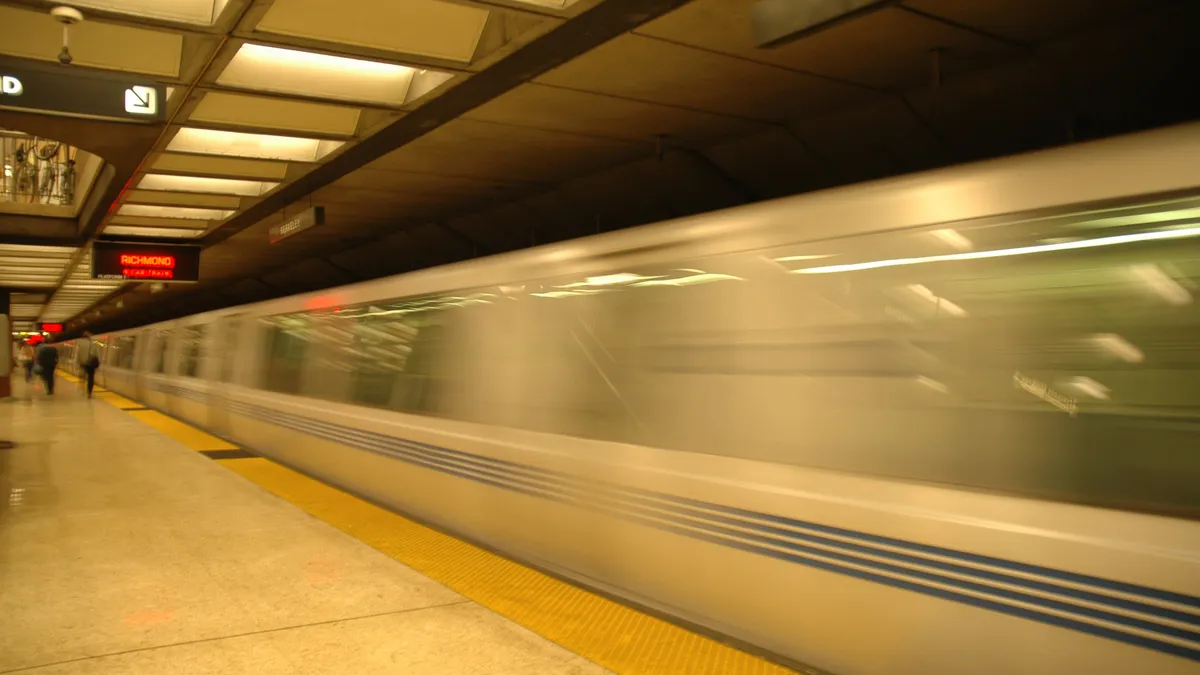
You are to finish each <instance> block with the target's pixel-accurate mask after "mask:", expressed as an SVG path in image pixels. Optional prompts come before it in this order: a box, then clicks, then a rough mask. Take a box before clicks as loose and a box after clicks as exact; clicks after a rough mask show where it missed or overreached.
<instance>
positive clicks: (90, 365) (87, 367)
mask: <svg viewBox="0 0 1200 675" xmlns="http://www.w3.org/2000/svg"><path fill="white" fill-rule="evenodd" d="M99 368H100V357H99V356H96V352H95V351H91V350H89V353H88V355H87V358H86V359H84V360H83V372H84V373H85V374H86V375H87V397H88V398H91V397H92V388H93V387H95V386H96V371H97V370H98V369H99Z"/></svg>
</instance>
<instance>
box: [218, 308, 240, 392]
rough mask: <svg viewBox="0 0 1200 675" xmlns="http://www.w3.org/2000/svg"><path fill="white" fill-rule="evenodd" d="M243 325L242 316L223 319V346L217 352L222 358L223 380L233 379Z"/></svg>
mask: <svg viewBox="0 0 1200 675" xmlns="http://www.w3.org/2000/svg"><path fill="white" fill-rule="evenodd" d="M241 327H242V320H241V317H227V318H225V319H222V320H221V330H220V335H221V346H220V347H219V348H218V350H217V354H218V356H219V358H220V360H221V381H222V382H232V381H233V372H234V370H233V369H234V365H235V362H236V360H237V354H238V350H237V346H238V331H239V330H240V329H241Z"/></svg>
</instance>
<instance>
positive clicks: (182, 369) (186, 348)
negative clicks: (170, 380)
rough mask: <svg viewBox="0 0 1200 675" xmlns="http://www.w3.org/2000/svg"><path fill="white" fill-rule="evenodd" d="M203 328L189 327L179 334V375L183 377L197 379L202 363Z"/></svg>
mask: <svg viewBox="0 0 1200 675" xmlns="http://www.w3.org/2000/svg"><path fill="white" fill-rule="evenodd" d="M204 328H205V327H204V326H189V327H187V328H184V329H183V330H182V331H181V332H180V336H179V338H180V346H181V347H182V354H181V356H180V363H179V374H180V375H183V376H184V377H198V376H199V374H200V367H201V364H202V363H203V356H204V355H203V346H204Z"/></svg>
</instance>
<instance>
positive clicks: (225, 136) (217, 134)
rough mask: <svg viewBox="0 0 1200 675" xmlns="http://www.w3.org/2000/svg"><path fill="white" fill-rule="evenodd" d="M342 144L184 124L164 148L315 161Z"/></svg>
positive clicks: (177, 150)
mask: <svg viewBox="0 0 1200 675" xmlns="http://www.w3.org/2000/svg"><path fill="white" fill-rule="evenodd" d="M342 145H343V143H342V141H322V140H318V139H315V138H297V137H295V136H270V135H267V134H245V133H241V132H237V131H216V130H213V129H194V128H191V127H186V128H183V129H180V130H179V132H178V133H176V134H175V138H173V139H171V143H170V144H169V145H168V146H167V150H169V151H171V152H191V153H196V154H200V155H222V156H226V157H249V158H253V159H279V160H287V161H291V162H316V161H319V160H321V159H322V158H324V157H325V156H326V155H328V154H329V153H331V152H333V151H334V150H337V149H338V148H340V147H342Z"/></svg>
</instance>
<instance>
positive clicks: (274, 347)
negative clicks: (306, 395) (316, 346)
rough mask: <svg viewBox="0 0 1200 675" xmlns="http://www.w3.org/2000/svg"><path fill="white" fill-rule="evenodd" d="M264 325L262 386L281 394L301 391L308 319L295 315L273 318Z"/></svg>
mask: <svg viewBox="0 0 1200 675" xmlns="http://www.w3.org/2000/svg"><path fill="white" fill-rule="evenodd" d="M265 324H266V335H265V341H264V346H265V349H264V354H265V355H266V363H265V368H264V371H263V380H262V381H263V388H264V389H267V390H269V391H277V392H279V393H281V394H299V393H300V382H301V378H302V376H303V373H304V357H305V347H306V343H305V340H304V334H305V332H306V330H307V327H308V320H307V319H306V318H305V317H304V316H302V315H298V314H293V315H286V316H277V317H271V318H270V319H267V320H265Z"/></svg>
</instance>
